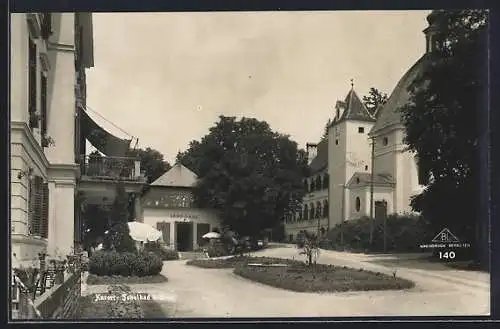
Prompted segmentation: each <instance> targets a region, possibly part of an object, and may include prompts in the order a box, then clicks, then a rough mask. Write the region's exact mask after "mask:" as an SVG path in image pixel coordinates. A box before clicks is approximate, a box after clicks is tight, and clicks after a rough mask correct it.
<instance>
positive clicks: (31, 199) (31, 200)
mask: <svg viewBox="0 0 500 329" xmlns="http://www.w3.org/2000/svg"><path fill="white" fill-rule="evenodd" d="M34 218H35V183H34V180H33V179H29V180H28V234H29V235H32V234H35V228H34V226H33V225H34Z"/></svg>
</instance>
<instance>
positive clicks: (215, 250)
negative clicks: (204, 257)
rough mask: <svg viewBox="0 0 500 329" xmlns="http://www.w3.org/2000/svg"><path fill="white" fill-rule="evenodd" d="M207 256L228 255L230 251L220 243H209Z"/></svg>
mask: <svg viewBox="0 0 500 329" xmlns="http://www.w3.org/2000/svg"><path fill="white" fill-rule="evenodd" d="M206 250H207V253H208V257H222V256H229V255H230V253H229V251H228V250H227V248H226V247H225V246H224V245H223V244H220V243H215V244H211V245H209V246H208V247H207V249H206Z"/></svg>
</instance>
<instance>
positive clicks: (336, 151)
mask: <svg viewBox="0 0 500 329" xmlns="http://www.w3.org/2000/svg"><path fill="white" fill-rule="evenodd" d="M336 140H338V144H335V141H336ZM345 148H346V138H345V125H343V124H342V123H341V124H337V125H334V126H331V127H330V129H329V130H328V174H329V175H330V198H329V201H328V202H329V204H330V209H329V210H330V211H329V215H328V218H329V222H330V227H333V226H335V225H336V224H339V223H340V222H341V221H342V218H343V214H342V209H343V207H342V199H343V193H344V191H343V189H344V188H343V185H344V184H345V183H346V179H345V172H346V162H345V152H346V151H345Z"/></svg>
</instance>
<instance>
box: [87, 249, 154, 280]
mask: <svg viewBox="0 0 500 329" xmlns="http://www.w3.org/2000/svg"><path fill="white" fill-rule="evenodd" d="M162 267H163V261H162V260H161V258H160V257H159V256H158V255H156V254H155V253H152V252H141V253H132V252H116V251H98V252H95V253H94V254H93V255H92V257H91V258H90V261H89V273H90V274H95V275H98V276H113V275H118V276H138V277H144V276H151V275H157V274H159V273H160V272H161V269H162Z"/></svg>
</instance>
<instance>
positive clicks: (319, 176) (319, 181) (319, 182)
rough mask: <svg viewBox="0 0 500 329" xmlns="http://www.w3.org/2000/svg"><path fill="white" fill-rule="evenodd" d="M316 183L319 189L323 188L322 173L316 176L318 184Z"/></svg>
mask: <svg viewBox="0 0 500 329" xmlns="http://www.w3.org/2000/svg"><path fill="white" fill-rule="evenodd" d="M315 185H316V190H318V191H319V190H321V186H322V185H321V175H318V176H317V177H316V184H315Z"/></svg>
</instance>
